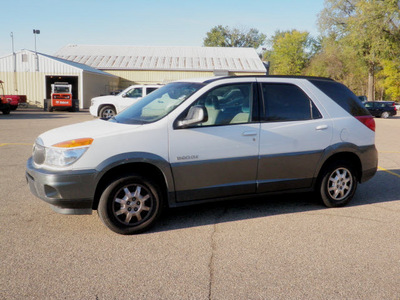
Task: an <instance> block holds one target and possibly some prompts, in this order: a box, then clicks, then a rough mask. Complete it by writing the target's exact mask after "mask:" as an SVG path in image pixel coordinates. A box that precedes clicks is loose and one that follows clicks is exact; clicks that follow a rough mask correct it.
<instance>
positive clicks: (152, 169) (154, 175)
mask: <svg viewBox="0 0 400 300" xmlns="http://www.w3.org/2000/svg"><path fill="white" fill-rule="evenodd" d="M132 174H135V175H141V176H145V177H146V178H148V179H149V180H151V181H153V182H154V183H155V184H157V186H158V187H159V188H160V189H161V196H162V197H163V198H164V199H165V201H164V203H165V204H168V203H169V201H168V200H169V198H168V196H169V192H168V186H169V185H168V175H166V174H165V173H164V172H163V171H162V170H161V169H160V168H159V167H158V166H156V165H154V164H152V163H149V162H140V161H138V162H130V163H124V164H119V165H116V166H113V167H112V168H110V169H108V170H107V171H106V172H105V173H104V174H102V176H101V178H100V179H99V181H98V183H97V186H96V190H95V194H94V199H93V206H92V209H93V210H97V207H98V205H99V201H100V197H101V195H102V193H103V192H104V190H105V189H106V188H107V186H108V185H109V184H110V183H111V182H112V181H113V180H115V179H116V178H118V177H121V176H123V175H132Z"/></svg>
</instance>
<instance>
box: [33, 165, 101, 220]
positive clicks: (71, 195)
mask: <svg viewBox="0 0 400 300" xmlns="http://www.w3.org/2000/svg"><path fill="white" fill-rule="evenodd" d="M97 174H98V173H97V171H96V170H82V171H48V170H44V169H38V168H35V166H34V165H33V161H32V158H30V159H29V160H28V162H27V165H26V180H27V182H28V185H29V188H30V190H31V192H32V194H33V195H35V196H36V197H38V198H40V199H42V200H44V201H46V202H47V203H49V204H51V206H52V208H53V209H54V210H55V211H56V212H58V213H62V214H91V213H92V204H93V197H94V194H95V188H96V177H97V176H96V175H97Z"/></svg>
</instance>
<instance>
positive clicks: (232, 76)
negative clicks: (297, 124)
mask: <svg viewBox="0 0 400 300" xmlns="http://www.w3.org/2000/svg"><path fill="white" fill-rule="evenodd" d="M238 77H239V78H246V77H255V78H293V79H307V80H327V81H335V80H333V79H332V78H328V77H319V76H303V75H231V76H223V77H217V78H211V79H208V80H206V81H204V83H210V82H213V81H217V80H221V79H227V78H238Z"/></svg>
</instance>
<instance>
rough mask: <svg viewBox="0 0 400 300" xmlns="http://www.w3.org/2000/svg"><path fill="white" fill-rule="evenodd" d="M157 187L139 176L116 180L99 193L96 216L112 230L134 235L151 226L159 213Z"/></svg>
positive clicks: (160, 204)
mask: <svg viewBox="0 0 400 300" xmlns="http://www.w3.org/2000/svg"><path fill="white" fill-rule="evenodd" d="M161 208H162V196H161V193H160V192H159V190H158V188H157V186H156V185H155V184H153V183H152V182H151V181H149V180H147V179H146V178H144V177H142V176H136V175H130V176H123V177H120V178H117V179H115V180H114V181H112V182H111V183H110V185H109V186H108V187H107V188H106V189H105V190H104V192H103V194H102V195H101V198H100V202H99V207H98V210H97V212H98V215H99V217H100V219H101V221H102V222H103V223H104V224H105V225H106V226H107V227H108V228H109V229H111V230H112V231H114V232H116V233H119V234H135V233H140V232H143V231H145V230H147V229H148V228H150V227H151V226H152V225H153V224H154V222H155V221H156V220H157V218H158V217H159V215H160V214H161Z"/></svg>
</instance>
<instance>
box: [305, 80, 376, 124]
mask: <svg viewBox="0 0 400 300" xmlns="http://www.w3.org/2000/svg"><path fill="white" fill-rule="evenodd" d="M310 82H311V83H312V84H313V85H315V86H316V87H317V88H319V89H320V90H321V91H322V92H323V93H324V94H325V95H327V96H328V97H329V98H331V99H332V100H333V101H335V102H336V103H337V104H339V105H340V106H341V107H342V108H343V109H344V110H345V111H347V112H348V113H349V114H351V115H352V116H354V117H357V116H366V115H369V112H368V110H367V109H366V108H365V107H364V106H363V104H362V102H361V101H360V99H358V97H357V96H356V95H354V93H353V92H352V91H350V90H349V89H348V88H347V87H346V86H345V85H343V84H341V83H339V82H335V81H325V80H314V79H311V80H310Z"/></svg>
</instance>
